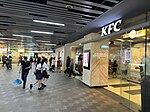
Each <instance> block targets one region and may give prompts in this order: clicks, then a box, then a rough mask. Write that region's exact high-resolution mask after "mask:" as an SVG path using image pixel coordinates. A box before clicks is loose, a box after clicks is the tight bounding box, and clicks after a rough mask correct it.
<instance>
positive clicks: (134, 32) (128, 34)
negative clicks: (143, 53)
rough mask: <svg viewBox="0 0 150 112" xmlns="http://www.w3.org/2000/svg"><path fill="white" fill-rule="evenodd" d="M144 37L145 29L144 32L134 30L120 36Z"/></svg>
mask: <svg viewBox="0 0 150 112" xmlns="http://www.w3.org/2000/svg"><path fill="white" fill-rule="evenodd" d="M144 36H146V29H144V30H139V31H135V30H132V31H130V33H127V34H124V35H122V38H129V37H130V38H132V39H133V38H137V37H144Z"/></svg>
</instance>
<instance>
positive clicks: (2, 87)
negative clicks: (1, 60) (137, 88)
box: [0, 66, 129, 112]
mask: <svg viewBox="0 0 150 112" xmlns="http://www.w3.org/2000/svg"><path fill="white" fill-rule="evenodd" d="M17 77H18V66H13V70H6V68H2V67H0V112H129V110H128V109H127V108H125V107H124V106H122V105H120V104H119V103H118V102H117V101H115V100H113V99H112V98H110V97H108V96H106V95H105V94H103V93H101V92H100V91H97V90H96V89H94V88H89V87H87V86H86V85H84V84H83V83H81V82H80V81H79V80H77V79H75V78H68V77H67V76H66V75H64V74H57V73H53V74H52V73H51V76H50V79H49V80H48V81H47V85H48V87H46V88H45V89H44V90H41V91H38V90H37V87H34V88H33V90H32V91H30V90H29V84H30V83H32V82H33V81H34V76H32V73H30V74H29V77H28V82H27V83H28V84H27V88H26V89H25V90H23V89H22V86H15V85H13V84H12V80H14V79H16V78H17Z"/></svg>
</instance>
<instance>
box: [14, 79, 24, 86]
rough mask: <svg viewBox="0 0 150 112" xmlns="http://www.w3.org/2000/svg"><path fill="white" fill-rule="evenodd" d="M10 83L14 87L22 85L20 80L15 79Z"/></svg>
mask: <svg viewBox="0 0 150 112" xmlns="http://www.w3.org/2000/svg"><path fill="white" fill-rule="evenodd" d="M12 82H13V84H15V85H20V84H21V83H22V81H21V80H20V79H15V80H13V81H12Z"/></svg>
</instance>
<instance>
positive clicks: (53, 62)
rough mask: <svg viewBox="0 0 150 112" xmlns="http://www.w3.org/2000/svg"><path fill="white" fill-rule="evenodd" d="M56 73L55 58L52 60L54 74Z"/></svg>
mask: <svg viewBox="0 0 150 112" xmlns="http://www.w3.org/2000/svg"><path fill="white" fill-rule="evenodd" d="M54 71H55V57H53V59H52V72H54Z"/></svg>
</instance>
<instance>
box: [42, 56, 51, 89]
mask: <svg viewBox="0 0 150 112" xmlns="http://www.w3.org/2000/svg"><path fill="white" fill-rule="evenodd" d="M42 68H43V79H42V83H41V85H42V87H47V85H45V82H46V81H47V80H48V78H49V75H48V73H47V70H49V67H48V65H47V58H44V59H43V61H42Z"/></svg>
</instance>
